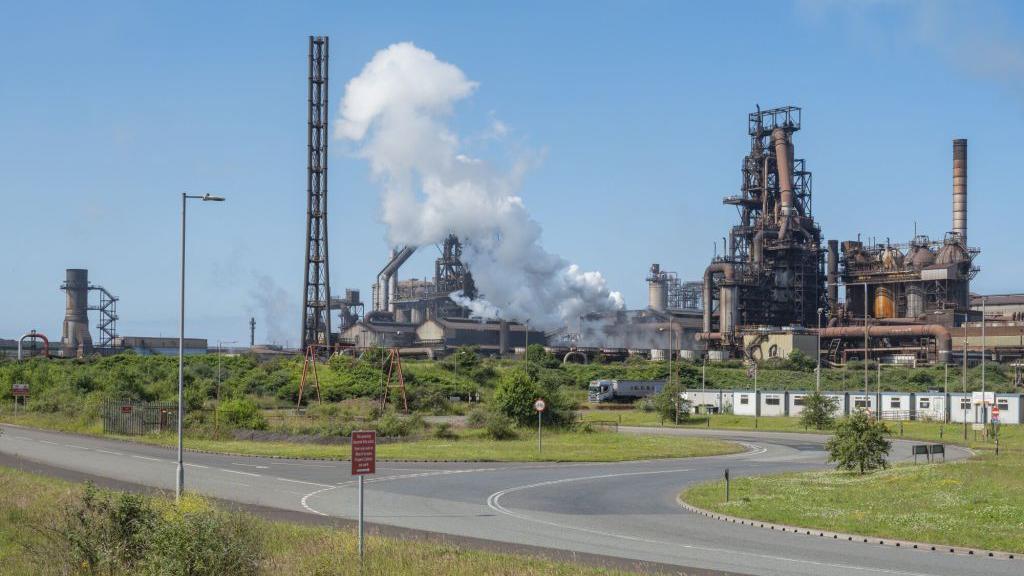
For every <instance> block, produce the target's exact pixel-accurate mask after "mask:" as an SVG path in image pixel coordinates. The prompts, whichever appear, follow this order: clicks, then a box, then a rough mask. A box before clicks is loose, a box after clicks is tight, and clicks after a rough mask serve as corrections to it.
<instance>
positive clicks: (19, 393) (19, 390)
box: [11, 384, 28, 414]
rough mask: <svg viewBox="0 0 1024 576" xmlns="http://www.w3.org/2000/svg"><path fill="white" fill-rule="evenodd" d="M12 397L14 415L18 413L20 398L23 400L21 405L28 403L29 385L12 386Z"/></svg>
mask: <svg viewBox="0 0 1024 576" xmlns="http://www.w3.org/2000/svg"><path fill="white" fill-rule="evenodd" d="M11 396H14V413H15V414H17V413H18V398H21V405H22V406H24V405H25V402H26V401H28V384H11Z"/></svg>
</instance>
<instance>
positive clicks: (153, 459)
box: [129, 454, 162, 462]
mask: <svg viewBox="0 0 1024 576" xmlns="http://www.w3.org/2000/svg"><path fill="white" fill-rule="evenodd" d="M129 456H131V457H132V458H138V459H139V460H151V461H153V462H162V460H160V459H159V458H150V457H149V456H139V455H138V454H129Z"/></svg>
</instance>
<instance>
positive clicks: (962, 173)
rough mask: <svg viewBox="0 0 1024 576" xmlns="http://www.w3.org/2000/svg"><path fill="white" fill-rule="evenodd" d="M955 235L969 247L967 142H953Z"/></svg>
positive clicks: (962, 139)
mask: <svg viewBox="0 0 1024 576" xmlns="http://www.w3.org/2000/svg"><path fill="white" fill-rule="evenodd" d="M953 233H954V234H957V235H959V236H960V241H961V242H963V243H964V245H965V246H966V245H967V140H966V139H964V138H958V139H956V140H953Z"/></svg>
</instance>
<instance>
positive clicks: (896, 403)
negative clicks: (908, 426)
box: [889, 398, 900, 408]
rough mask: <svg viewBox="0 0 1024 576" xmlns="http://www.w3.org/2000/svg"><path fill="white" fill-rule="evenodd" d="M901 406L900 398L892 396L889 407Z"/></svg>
mask: <svg viewBox="0 0 1024 576" xmlns="http://www.w3.org/2000/svg"><path fill="white" fill-rule="evenodd" d="M899 407H900V399H899V398H890V399H889V408H899Z"/></svg>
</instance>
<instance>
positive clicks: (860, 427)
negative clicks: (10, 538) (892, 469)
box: [825, 411, 892, 474]
mask: <svg viewBox="0 0 1024 576" xmlns="http://www.w3.org/2000/svg"><path fill="white" fill-rule="evenodd" d="M888 435H889V428H887V427H886V425H885V424H883V423H882V422H876V421H875V420H872V419H871V418H870V417H868V414H867V412H864V411H859V412H854V413H853V414H851V415H850V417H849V418H845V419H843V420H841V421H840V422H839V424H838V425H837V426H836V434H835V436H833V437H832V439H830V440H829V441H828V442H826V443H825V449H826V450H828V461H829V462H830V463H831V462H835V463H836V468H839V469H841V470H858V471H859V472H860V473H861V474H864V473H865V472H867V471H870V470H875V469H878V468H885V466H886V457H888V456H889V450H890V449H891V448H892V442H890V441H889V440H888V439H887V438H886V436H888Z"/></svg>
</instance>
